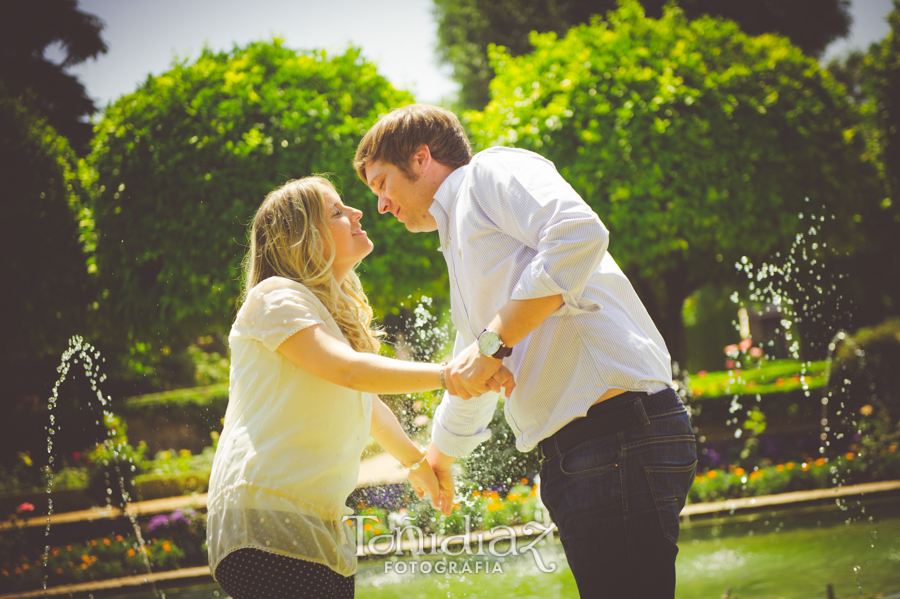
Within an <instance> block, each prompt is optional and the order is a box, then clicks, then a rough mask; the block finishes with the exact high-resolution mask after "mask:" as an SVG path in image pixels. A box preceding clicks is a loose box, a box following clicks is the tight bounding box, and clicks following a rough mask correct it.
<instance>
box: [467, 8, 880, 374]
mask: <svg viewBox="0 0 900 599" xmlns="http://www.w3.org/2000/svg"><path fill="white" fill-rule="evenodd" d="M531 41H532V43H533V44H534V46H535V48H534V51H533V52H532V53H531V54H528V55H524V56H521V57H518V58H514V57H512V56H510V55H508V54H506V53H505V52H504V51H503V49H502V48H495V51H494V54H493V55H492V56H493V61H494V65H495V67H496V68H497V70H498V72H499V74H498V76H497V77H496V78H495V79H494V80H493V82H492V83H491V94H492V100H491V102H490V104H488V105H487V106H486V107H485V109H484V111H483V112H480V113H475V112H473V113H467V115H466V121H467V126H468V127H469V128H470V129H471V130H472V132H473V141H474V143H475V146H476V148H475V149H482V148H485V147H488V146H492V145H507V146H515V147H519V148H525V149H529V150H534V151H536V152H538V153H540V154H542V155H544V156H546V157H547V158H549V159H550V160H552V161H554V163H555V164H556V165H557V168H558V169H559V171H560V172H561V173H562V175H563V176H564V177H565V178H566V179H567V180H568V181H569V182H570V183H571V184H572V185H573V187H574V188H575V189H576V191H578V192H579V193H580V194H581V195H582V197H584V198H585V200H586V201H587V202H588V203H589V204H590V205H591V207H592V208H594V210H595V211H596V212H597V213H598V214H599V215H600V218H601V219H602V220H603V222H604V223H605V224H606V225H607V227H608V228H609V229H610V231H611V234H610V252H611V253H612V255H613V256H614V257H615V258H616V260H617V261H618V262H619V264H620V266H622V268H623V270H625V272H626V273H627V274H628V275H629V278H630V280H631V281H632V283H633V284H634V286H635V288H636V290H637V291H638V294H639V295H640V296H641V299H642V300H643V302H644V304H645V305H646V306H647V308H648V310H649V311H650V314H651V316H652V317H653V318H654V321H655V322H656V324H657V326H658V327H659V329H660V332H661V333H662V334H663V337H664V338H665V339H666V342H667V344H668V347H669V350H670V351H671V353H672V354H673V358H675V359H676V360H677V361H679V362H681V363H683V362H684V354H685V349H684V348H685V346H684V330H683V324H682V321H681V311H682V305H683V303H684V300H685V298H687V297H688V296H689V295H690V294H691V293H692V292H693V291H694V290H696V289H698V288H700V287H701V286H702V285H703V284H705V283H707V282H710V281H718V282H720V283H721V282H726V281H733V280H734V279H733V276H734V266H733V265H734V264H735V263H736V262H737V261H738V260H739V259H740V258H741V257H743V256H747V257H749V258H750V259H751V260H752V261H754V262H755V263H759V262H764V261H766V259H768V258H770V257H772V256H773V254H775V253H776V252H779V251H780V252H783V255H786V254H787V251H788V249H789V248H790V244H791V243H792V241H793V240H794V239H795V237H796V235H797V234H798V233H807V232H808V230H809V229H810V228H811V226H814V227H815V228H816V229H817V231H816V233H815V234H816V235H817V237H815V239H814V240H812V241H814V242H815V243H816V245H815V246H811V247H810V248H809V249H808V251H809V252H811V253H812V254H815V253H816V252H815V250H816V249H817V248H818V251H819V252H823V248H824V247H825V246H826V245H827V246H828V248H829V251H832V250H841V251H845V250H847V249H849V248H851V247H853V244H854V243H857V242H858V241H859V239H858V234H856V233H854V232H853V229H852V224H853V222H852V218H851V216H852V214H851V212H852V211H853V209H852V206H853V205H859V204H860V203H863V204H865V203H873V202H877V201H878V199H877V176H876V173H875V169H874V167H873V166H872V165H871V163H870V162H867V159H866V155H865V147H864V143H863V141H862V139H861V136H859V135H858V134H857V133H858V132H857V127H858V123H859V116H858V114H857V111H856V109H855V107H854V106H853V105H852V104H851V103H850V102H849V101H848V100H847V97H846V94H845V93H844V90H843V88H842V87H841V86H840V85H838V84H837V83H836V82H835V81H834V79H833V78H832V77H831V76H830V75H829V74H828V73H827V72H825V71H823V70H822V69H821V68H820V67H819V66H818V65H817V63H816V62H815V61H814V60H812V59H810V58H808V57H806V56H805V55H804V54H803V53H802V52H801V51H800V50H799V49H797V48H796V47H794V46H792V45H790V43H788V41H787V40H785V39H784V38H780V37H776V36H772V35H762V36H759V37H749V36H747V35H745V34H743V33H742V32H741V31H740V29H739V28H738V27H737V25H736V24H734V23H733V22H730V21H723V20H717V19H711V18H705V17H704V18H700V19H697V20H694V21H689V20H688V19H687V18H686V17H685V15H684V14H683V13H682V12H681V11H680V10H678V9H676V8H672V7H670V8H667V9H666V11H665V13H664V15H663V16H662V18H660V19H658V20H657V19H649V18H646V17H645V16H644V14H643V12H642V10H641V7H640V5H639V4H637V3H636V2H627V3H625V4H624V5H623V6H622V7H621V8H620V9H619V10H617V11H616V12H614V13H610V14H609V15H608V23H604V22H594V23H593V24H592V25H583V26H579V27H575V28H573V29H571V30H569V32H568V34H567V35H566V36H565V38H562V39H557V37H556V36H555V35H554V34H552V33H548V34H542V35H537V34H535V35H532V38H531ZM850 198H853V199H854V201H853V202H850V201H849V200H850ZM801 213H802V214H804V215H805V216H806V220H803V219H801V218H798V215H799V214H801ZM812 215H815V217H816V221H815V222H811V220H810V217H811V216H812ZM809 236H812V234H811V233H810V234H809Z"/></svg>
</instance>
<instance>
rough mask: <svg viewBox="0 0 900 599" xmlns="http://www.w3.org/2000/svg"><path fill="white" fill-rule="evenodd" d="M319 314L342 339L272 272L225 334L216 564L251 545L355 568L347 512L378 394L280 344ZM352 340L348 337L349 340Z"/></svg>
mask: <svg viewBox="0 0 900 599" xmlns="http://www.w3.org/2000/svg"><path fill="white" fill-rule="evenodd" d="M317 324H321V325H324V326H326V327H328V328H329V329H330V330H331V331H332V332H333V333H335V334H336V335H338V336H339V337H340V338H341V339H343V335H342V334H341V331H340V329H339V328H338V326H337V323H336V322H335V321H334V319H333V318H331V316H330V315H329V313H328V310H327V309H326V308H325V306H324V305H323V304H322V303H321V302H320V301H319V300H318V299H316V297H315V296H314V295H313V294H312V293H311V292H310V291H309V290H308V289H307V288H306V287H304V286H303V285H301V284H299V283H296V282H294V281H290V280H288V279H284V278H281V277H272V278H269V279H266V280H265V281H263V282H261V283H259V284H258V285H257V286H256V287H254V288H253V289H252V290H251V291H250V293H249V294H248V296H247V299H246V301H245V302H244V305H243V306H241V309H240V311H239V312H238V315H237V318H236V319H235V321H234V325H233V326H232V327H231V334H230V335H229V337H228V342H229V344H230V346H231V372H230V376H231V382H230V386H229V396H228V409H227V410H226V412H225V426H224V428H223V430H222V434H221V436H220V437H219V445H218V448H217V449H216V457H215V460H214V462H213V467H212V475H211V477H210V481H209V497H208V500H207V506H208V512H207V514H208V515H207V517H208V520H207V541H208V546H209V565H210V570H211V571H212V572H213V575H214V576H215V569H216V566H217V565H218V563H219V561H221V560H222V558H224V557H225V556H226V555H228V554H229V553H230V552H232V551H234V550H235V549H240V548H243V547H253V548H257V549H262V550H265V551H271V552H273V553H278V554H281V555H286V556H290V557H296V558H300V559H304V560H307V561H311V562H315V563H318V564H324V565H326V566H328V567H329V568H331V569H332V570H334V571H335V572H337V573H339V574H341V575H343V576H349V575H351V574H353V573H354V572H355V571H356V544H355V540H354V538H353V534H352V533H353V529H352V528H350V527H349V526H347V524H346V522H342V519H343V517H344V516H347V515H350V514H352V513H353V512H352V510H351V509H349V508H348V507H346V506H345V502H346V500H347V496H348V495H349V494H350V493H351V492H352V491H353V489H354V488H355V487H356V481H357V477H358V474H359V461H360V457H361V455H362V451H363V449H364V448H365V444H366V441H367V440H368V435H369V424H370V422H371V417H372V397H371V395H370V394H368V393H361V392H359V391H353V390H352V389H348V388H346V387H339V386H338V385H334V384H332V383H329V382H328V381H326V380H324V379H321V378H319V377H317V376H314V375H312V374H310V373H309V372H307V371H306V370H304V369H303V368H301V367H300V366H297V365H296V364H294V363H293V362H291V361H290V360H289V359H287V358H285V357H284V356H283V355H282V354H281V353H279V352H278V351H277V349H278V346H280V345H281V344H282V343H283V342H284V341H285V340H286V339H287V338H288V337H290V336H291V335H293V334H294V333H296V332H297V331H300V330H302V329H305V328H307V327H310V326H313V325H317ZM345 342H346V341H345Z"/></svg>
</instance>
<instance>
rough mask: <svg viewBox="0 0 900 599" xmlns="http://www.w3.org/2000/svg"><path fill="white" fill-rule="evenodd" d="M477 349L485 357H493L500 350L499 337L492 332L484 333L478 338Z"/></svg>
mask: <svg viewBox="0 0 900 599" xmlns="http://www.w3.org/2000/svg"><path fill="white" fill-rule="evenodd" d="M478 349H479V350H480V351H481V353H483V354H484V355H486V356H493V355H494V354H495V353H497V350H498V349H500V335H498V334H497V333H495V332H494V331H484V332H483V333H482V334H481V335H480V336H479V337H478Z"/></svg>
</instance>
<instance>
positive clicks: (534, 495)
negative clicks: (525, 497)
mask: <svg viewBox="0 0 900 599" xmlns="http://www.w3.org/2000/svg"><path fill="white" fill-rule="evenodd" d="M529 495H531V496H532V497H537V487H533V488H532V489H531V493H529Z"/></svg>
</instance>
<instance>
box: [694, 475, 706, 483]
mask: <svg viewBox="0 0 900 599" xmlns="http://www.w3.org/2000/svg"><path fill="white" fill-rule="evenodd" d="M703 481H704V478H703V475H702V474H701V475H700V476H695V477H694V484H695V485H696V484H697V483H701V482H703Z"/></svg>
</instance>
